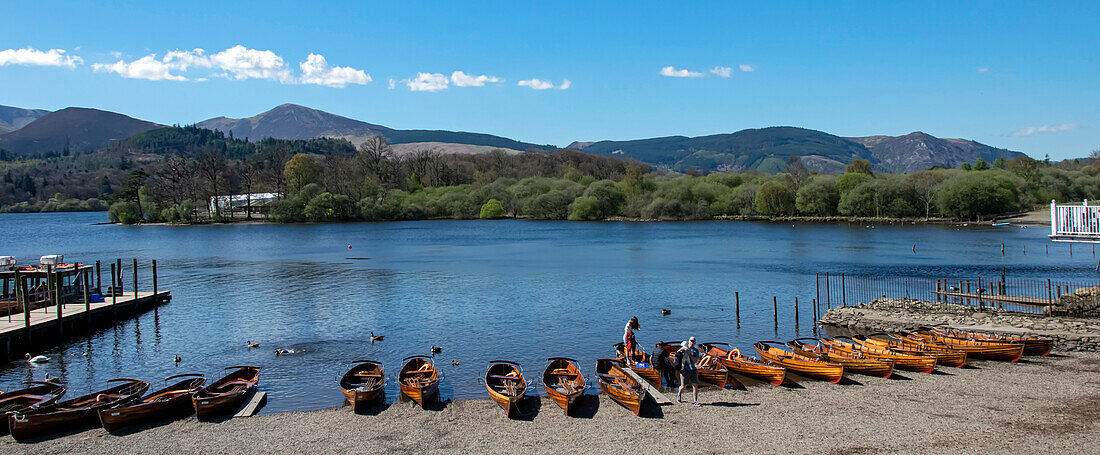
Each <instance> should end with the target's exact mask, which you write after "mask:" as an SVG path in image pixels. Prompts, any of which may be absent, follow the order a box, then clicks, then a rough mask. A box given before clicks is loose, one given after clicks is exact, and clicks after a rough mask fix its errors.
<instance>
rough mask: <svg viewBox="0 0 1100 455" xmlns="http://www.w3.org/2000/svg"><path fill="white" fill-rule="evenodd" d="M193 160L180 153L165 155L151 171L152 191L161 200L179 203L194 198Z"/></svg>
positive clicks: (196, 170) (195, 171)
mask: <svg viewBox="0 0 1100 455" xmlns="http://www.w3.org/2000/svg"><path fill="white" fill-rule="evenodd" d="M197 174H198V169H197V168H196V165H195V162H194V161H191V160H188V159H187V158H184V157H183V156H182V155H168V156H166V157H165V158H164V159H163V160H162V161H161V164H160V165H159V166H157V168H156V171H154V173H153V179H152V180H153V185H152V188H153V191H154V194H155V195H156V196H157V198H159V199H160V200H162V201H169V202H171V203H172V204H179V203H181V202H183V201H184V200H187V199H191V200H194V199H195V176H196V175H197Z"/></svg>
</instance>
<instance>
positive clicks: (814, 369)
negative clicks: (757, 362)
mask: <svg viewBox="0 0 1100 455" xmlns="http://www.w3.org/2000/svg"><path fill="white" fill-rule="evenodd" d="M752 347H753V349H756V353H757V354H758V355H760V358H761V359H764V360H767V361H769V362H771V363H773V364H776V365H779V366H781V367H783V368H786V369H787V371H789V372H794V373H796V374H799V375H802V376H806V377H808V378H814V379H820V380H822V381H828V382H831V383H833V384H836V383H838V382H840V380H841V379H843V378H844V365H841V364H839V363H832V362H826V361H824V360H821V359H818V358H817V357H807V356H804V355H799V354H795V353H794V352H791V351H789V350H788V349H787V347H786V345H784V344H783V343H782V342H779V341H758V342H756V343H754V344H753V345H752Z"/></svg>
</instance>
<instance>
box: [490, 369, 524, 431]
mask: <svg viewBox="0 0 1100 455" xmlns="http://www.w3.org/2000/svg"><path fill="white" fill-rule="evenodd" d="M485 390H487V391H488V392H489V397H490V398H492V399H493V401H495V402H496V404H497V405H498V406H500V408H501V409H503V410H504V416H505V417H512V416H514V415H516V413H517V412H518V410H517V409H516V408H517V405H518V403H519V402H520V400H523V397H524V396H526V395H527V380H526V379H524V377H523V370H522V369H521V368H520V366H519V364H518V363H516V362H512V361H509V360H490V361H489V366H488V367H486V368H485Z"/></svg>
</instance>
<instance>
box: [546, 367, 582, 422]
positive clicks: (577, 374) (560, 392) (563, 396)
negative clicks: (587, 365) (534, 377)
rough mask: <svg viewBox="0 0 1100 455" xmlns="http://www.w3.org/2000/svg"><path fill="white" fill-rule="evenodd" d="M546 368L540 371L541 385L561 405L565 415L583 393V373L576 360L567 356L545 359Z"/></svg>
mask: <svg viewBox="0 0 1100 455" xmlns="http://www.w3.org/2000/svg"><path fill="white" fill-rule="evenodd" d="M546 362H547V363H546V370H544V371H543V372H542V385H543V387H544V388H545V389H546V395H547V396H549V397H550V399H552V400H554V402H555V403H557V404H558V406H560V407H561V410H562V412H564V413H565V415H569V409H570V408H572V407H573V403H575V402H576V401H577V399H578V398H580V397H581V396H583V395H584V387H585V383H584V375H582V374H581V370H580V369H579V368H577V361H576V360H573V359H570V358H567V357H550V358H548V359H546Z"/></svg>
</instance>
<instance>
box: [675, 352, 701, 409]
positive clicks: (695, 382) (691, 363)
mask: <svg viewBox="0 0 1100 455" xmlns="http://www.w3.org/2000/svg"><path fill="white" fill-rule="evenodd" d="M699 357H700V356H699V350H698V349H695V337H691V338H688V340H687V341H685V342H683V343H681V344H680V349H679V350H678V351H676V359H677V360H678V363H679V365H677V368H679V370H680V388H679V389H677V390H676V401H677V402H680V403H683V402H684V399H683V397H684V388H685V387H687V386H688V384H691V399H692V402H691V404H693V405H695V406H702V405H701V404H699V371H698V370H697V369H696V366H695V363H696V362H698V361H699Z"/></svg>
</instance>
